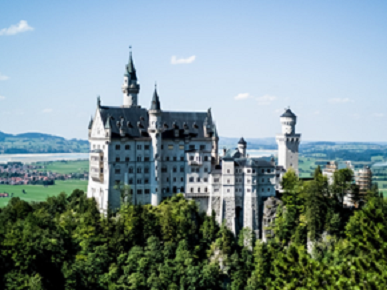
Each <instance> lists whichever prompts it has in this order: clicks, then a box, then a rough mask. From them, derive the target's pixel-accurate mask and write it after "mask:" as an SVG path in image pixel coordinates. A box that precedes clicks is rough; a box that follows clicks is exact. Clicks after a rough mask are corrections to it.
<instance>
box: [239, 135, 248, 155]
mask: <svg viewBox="0 0 387 290" xmlns="http://www.w3.org/2000/svg"><path fill="white" fill-rule="evenodd" d="M246 145H247V143H246V141H245V139H243V137H242V138H241V139H240V140H239V142H238V151H239V153H240V154H241V157H246V147H247V146H246Z"/></svg>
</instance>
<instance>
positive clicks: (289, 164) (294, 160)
mask: <svg viewBox="0 0 387 290" xmlns="http://www.w3.org/2000/svg"><path fill="white" fill-rule="evenodd" d="M280 121H281V125H282V134H279V135H277V136H276V141H277V144H278V165H280V166H283V167H284V168H285V169H286V170H287V169H289V168H293V169H294V171H295V172H296V174H297V175H298V147H299V145H300V141H301V134H296V123H297V116H296V115H295V114H294V113H293V112H292V111H291V110H290V108H288V109H286V110H285V112H284V113H283V114H282V115H281V117H280Z"/></svg>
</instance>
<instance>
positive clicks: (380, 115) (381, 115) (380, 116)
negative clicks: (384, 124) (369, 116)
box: [374, 113, 384, 118]
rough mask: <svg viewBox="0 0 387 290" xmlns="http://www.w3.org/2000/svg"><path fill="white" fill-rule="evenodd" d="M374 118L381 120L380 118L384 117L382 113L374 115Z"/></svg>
mask: <svg viewBox="0 0 387 290" xmlns="http://www.w3.org/2000/svg"><path fill="white" fill-rule="evenodd" d="M374 116H375V117H378V118H382V117H384V114H383V113H374Z"/></svg>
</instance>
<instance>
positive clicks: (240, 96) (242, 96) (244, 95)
mask: <svg viewBox="0 0 387 290" xmlns="http://www.w3.org/2000/svg"><path fill="white" fill-rule="evenodd" d="M251 97H252V96H251V95H250V94H249V93H241V94H238V95H236V96H235V97H234V100H237V101H240V100H246V99H248V98H251Z"/></svg>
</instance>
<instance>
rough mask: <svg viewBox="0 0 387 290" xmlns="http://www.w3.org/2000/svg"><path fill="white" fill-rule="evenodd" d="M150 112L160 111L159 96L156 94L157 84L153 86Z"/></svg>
mask: <svg viewBox="0 0 387 290" xmlns="http://www.w3.org/2000/svg"><path fill="white" fill-rule="evenodd" d="M150 109H151V110H155V111H160V110H161V106H160V99H159V95H158V94H157V84H155V91H154V93H153V98H152V103H151V108H150Z"/></svg>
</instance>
